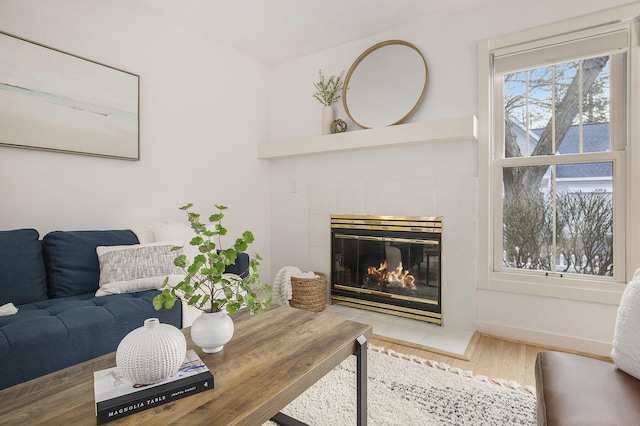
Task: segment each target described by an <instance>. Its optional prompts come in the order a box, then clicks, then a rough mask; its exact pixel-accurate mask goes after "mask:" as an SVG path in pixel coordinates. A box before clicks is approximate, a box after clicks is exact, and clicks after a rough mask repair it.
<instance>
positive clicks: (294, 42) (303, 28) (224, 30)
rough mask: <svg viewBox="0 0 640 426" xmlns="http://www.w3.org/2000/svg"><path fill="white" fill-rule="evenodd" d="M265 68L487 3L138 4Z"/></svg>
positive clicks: (264, 0)
mask: <svg viewBox="0 0 640 426" xmlns="http://www.w3.org/2000/svg"><path fill="white" fill-rule="evenodd" d="M137 1H139V2H140V3H143V4H145V5H146V6H148V7H151V8H154V9H156V10H159V11H161V12H162V13H166V14H168V15H170V16H172V17H173V18H175V19H180V20H183V21H184V22H186V23H188V25H189V26H190V27H195V28H198V29H200V30H201V31H204V32H205V33H207V34H210V35H211V36H213V37H214V38H216V39H217V40H220V41H223V42H225V43H227V44H228V45H230V46H232V47H234V48H235V49H237V50H239V51H241V52H243V53H245V54H247V55H249V56H251V57H253V58H256V59H258V60H260V61H262V62H264V63H265V64H267V65H274V64H277V63H281V62H285V61H288V60H291V59H295V58H298V57H301V56H305V55H308V54H311V53H314V52H318V51H322V50H325V49H329V48H332V47H335V46H339V45H342V44H345V43H348V42H350V41H354V40H358V39H361V38H364V37H368V36H371V35H374V34H378V33H381V32H385V31H389V30H392V29H395V28H398V27H402V26H405V25H408V24H412V23H415V22H419V21H424V20H430V19H434V18H436V17H438V16H441V15H445V14H450V13H454V12H456V11H460V10H462V9H465V8H469V7H472V6H476V5H478V4H481V3H486V2H487V1H489V0H137Z"/></svg>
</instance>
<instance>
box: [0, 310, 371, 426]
mask: <svg viewBox="0 0 640 426" xmlns="http://www.w3.org/2000/svg"><path fill="white" fill-rule="evenodd" d="M234 323H235V333H234V335H233V338H232V339H231V341H230V342H229V343H227V344H226V345H225V346H224V349H223V350H222V351H221V352H219V353H217V354H205V353H204V352H202V351H201V350H200V349H199V348H197V347H196V346H195V345H194V344H193V342H192V341H191V338H190V337H189V331H188V329H185V330H183V332H184V333H185V336H186V338H187V346H188V348H189V349H195V350H196V352H197V353H198V355H200V357H201V358H202V360H203V361H204V363H205V364H206V365H207V366H208V367H209V369H210V370H211V371H212V372H213V374H214V377H215V388H214V389H213V390H210V391H205V392H202V393H199V394H196V395H191V396H188V397H186V398H183V399H180V400H178V401H173V402H170V403H167V404H164V405H160V406H157V407H154V408H151V409H148V410H146V411H142V412H139V413H136V414H131V415H129V416H127V417H123V418H121V419H118V420H114V421H112V422H109V423H107V424H108V425H113V426H116V425H134V424H135V425H140V424H152V425H161V424H186V425H196V424H208V425H221V426H223V425H224V426H228V425H261V424H262V423H264V422H265V421H267V420H269V419H271V418H274V420H276V421H277V422H279V423H282V424H301V423H299V422H298V423H296V421H295V420H294V419H291V418H289V417H287V416H284V415H281V414H280V413H279V411H280V410H282V409H283V408H284V407H285V406H286V405H287V404H289V403H290V402H291V401H293V400H294V399H295V398H296V397H297V396H299V395H300V394H301V393H302V392H304V391H305V390H306V389H307V388H309V387H310V386H311V385H313V384H314V383H315V382H317V381H318V380H319V379H320V378H322V377H323V376H324V375H325V374H327V373H328V372H329V371H331V370H332V369H333V368H334V367H335V366H337V365H338V364H340V363H341V362H342V361H343V360H344V359H346V358H347V357H349V356H350V355H352V354H356V355H357V357H358V361H357V364H358V377H357V384H358V397H357V398H358V401H357V406H358V424H359V425H366V421H367V420H366V419H367V416H366V401H367V392H366V382H367V378H366V352H367V351H366V342H367V340H368V339H371V337H372V335H373V330H372V327H371V326H370V325H366V324H360V323H357V322H353V321H347V320H342V319H338V318H333V317H329V316H326V315H320V314H315V313H311V312H307V311H302V310H298V309H293V308H289V307H284V306H280V307H276V308H273V309H271V310H269V311H268V312H265V313H264V314H263V315H262V316H260V317H258V316H251V315H249V314H248V313H246V312H242V313H239V314H237V315H234ZM34 350H37V348H34ZM113 366H115V352H114V353H111V354H108V355H104V356H102V357H99V358H95V359H93V360H89V361H86V362H83V363H81V364H78V365H75V366H72V367H69V368H66V369H64V370H60V371H57V372H55V373H51V374H48V375H46V376H43V377H39V378H37V379H34V380H30V381H28V382H25V383H21V384H19V385H16V386H13V387H11V388H8V389H5V390H3V391H0V424H73V425H95V424H96V416H95V402H94V396H93V372H94V371H96V370H102V369H105V368H109V367H113ZM0 374H1V373H0Z"/></svg>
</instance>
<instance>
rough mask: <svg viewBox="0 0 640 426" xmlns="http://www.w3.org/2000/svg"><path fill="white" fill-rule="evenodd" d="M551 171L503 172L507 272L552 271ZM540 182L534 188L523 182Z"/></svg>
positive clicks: (508, 169)
mask: <svg viewBox="0 0 640 426" xmlns="http://www.w3.org/2000/svg"><path fill="white" fill-rule="evenodd" d="M551 170H552V168H551V167H547V166H545V167H542V168H541V167H506V168H504V169H503V176H504V185H503V199H502V200H503V205H502V215H503V216H502V218H503V244H504V245H503V265H504V267H506V268H516V269H536V270H543V271H551V270H552V269H551V267H552V257H553V204H552V202H551V201H552V199H551V197H550V192H549V189H550V184H549V182H550V178H551ZM525 181H529V182H531V181H537V182H539V183H537V184H536V185H534V187H533V188H526V187H525V186H524V185H521V184H520V183H521V182H525Z"/></svg>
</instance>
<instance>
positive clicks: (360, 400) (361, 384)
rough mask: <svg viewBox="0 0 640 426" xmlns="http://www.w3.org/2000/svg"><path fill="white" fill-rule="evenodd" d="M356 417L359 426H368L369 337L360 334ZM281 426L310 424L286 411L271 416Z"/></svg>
mask: <svg viewBox="0 0 640 426" xmlns="http://www.w3.org/2000/svg"><path fill="white" fill-rule="evenodd" d="M355 356H356V387H357V396H356V398H357V400H356V410H357V411H356V419H357V425H358V426H367V338H366V337H364V336H360V337H358V338H357V339H356V353H355ZM271 420H272V421H274V422H276V423H277V424H279V425H280V426H308V425H307V424H306V423H303V422H301V421H299V420H296V419H294V418H293V417H290V416H287V415H286V414H284V413H278V414H276V415H275V416H273V417H272V418H271Z"/></svg>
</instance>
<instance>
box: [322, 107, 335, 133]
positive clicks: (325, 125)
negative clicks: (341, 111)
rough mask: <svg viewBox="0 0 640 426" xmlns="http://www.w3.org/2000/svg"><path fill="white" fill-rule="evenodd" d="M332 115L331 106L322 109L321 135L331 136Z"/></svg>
mask: <svg viewBox="0 0 640 426" xmlns="http://www.w3.org/2000/svg"><path fill="white" fill-rule="evenodd" d="M333 118H334V113H333V106H331V105H328V106H323V107H322V134H323V135H328V134H331V124H332V123H333Z"/></svg>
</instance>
